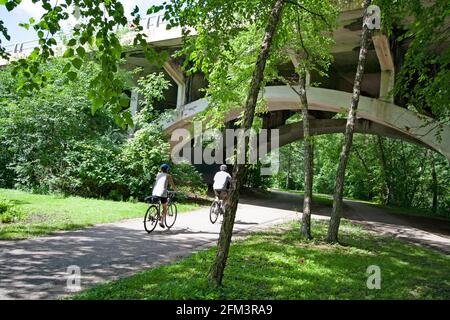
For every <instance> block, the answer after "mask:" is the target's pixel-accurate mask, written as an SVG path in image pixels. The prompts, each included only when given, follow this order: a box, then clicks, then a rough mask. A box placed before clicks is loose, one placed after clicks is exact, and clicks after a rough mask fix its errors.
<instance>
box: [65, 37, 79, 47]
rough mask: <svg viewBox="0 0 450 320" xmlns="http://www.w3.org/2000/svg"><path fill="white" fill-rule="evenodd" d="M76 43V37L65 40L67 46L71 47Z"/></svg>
mask: <svg viewBox="0 0 450 320" xmlns="http://www.w3.org/2000/svg"><path fill="white" fill-rule="evenodd" d="M76 44H77V40H76V39H70V40H69V42H67V46H69V47H73V46H74V45H76Z"/></svg>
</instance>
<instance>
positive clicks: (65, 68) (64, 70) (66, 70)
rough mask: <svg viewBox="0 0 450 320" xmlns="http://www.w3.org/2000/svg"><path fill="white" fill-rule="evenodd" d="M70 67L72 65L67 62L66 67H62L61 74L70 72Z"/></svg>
mask: <svg viewBox="0 0 450 320" xmlns="http://www.w3.org/2000/svg"><path fill="white" fill-rule="evenodd" d="M71 67H72V65H71V64H70V63H69V62H68V63H66V65H65V66H64V68H63V70H62V72H63V73H67V72H68V71H69V70H70V68H71Z"/></svg>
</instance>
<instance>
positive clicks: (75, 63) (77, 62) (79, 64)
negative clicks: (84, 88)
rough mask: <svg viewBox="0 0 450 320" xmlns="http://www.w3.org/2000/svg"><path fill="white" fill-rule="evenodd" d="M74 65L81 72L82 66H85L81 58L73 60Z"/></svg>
mask: <svg viewBox="0 0 450 320" xmlns="http://www.w3.org/2000/svg"><path fill="white" fill-rule="evenodd" d="M72 64H73V66H74V67H75V68H77V69H78V70H80V68H81V66H82V65H83V60H81V59H80V58H75V59H73V60H72Z"/></svg>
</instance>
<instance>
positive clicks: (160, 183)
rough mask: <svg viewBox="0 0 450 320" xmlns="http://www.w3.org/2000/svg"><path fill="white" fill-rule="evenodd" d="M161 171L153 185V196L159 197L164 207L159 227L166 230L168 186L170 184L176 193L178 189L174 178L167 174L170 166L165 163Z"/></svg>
mask: <svg viewBox="0 0 450 320" xmlns="http://www.w3.org/2000/svg"><path fill="white" fill-rule="evenodd" d="M159 169H160V172H159V173H158V174H157V175H156V179H155V184H154V185H153V191H152V196H155V197H158V198H159V200H160V202H161V205H162V207H163V212H162V215H161V220H160V221H159V225H160V226H161V227H162V228H164V219H165V218H166V214H167V198H168V196H169V195H168V193H167V186H168V184H170V185H171V186H172V188H173V190H174V191H177V187H176V186H175V183H174V182H173V179H172V176H171V175H170V174H168V173H167V171H169V165H167V164H165V163H163V164H162V165H161V166H160V167H159Z"/></svg>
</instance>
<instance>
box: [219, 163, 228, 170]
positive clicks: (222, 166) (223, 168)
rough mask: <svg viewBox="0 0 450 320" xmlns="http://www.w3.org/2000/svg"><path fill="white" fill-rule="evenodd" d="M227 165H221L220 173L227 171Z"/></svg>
mask: <svg viewBox="0 0 450 320" xmlns="http://www.w3.org/2000/svg"><path fill="white" fill-rule="evenodd" d="M227 169H228V168H227V165H226V164H223V165H221V166H220V171H227Z"/></svg>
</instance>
